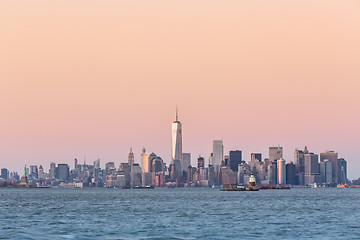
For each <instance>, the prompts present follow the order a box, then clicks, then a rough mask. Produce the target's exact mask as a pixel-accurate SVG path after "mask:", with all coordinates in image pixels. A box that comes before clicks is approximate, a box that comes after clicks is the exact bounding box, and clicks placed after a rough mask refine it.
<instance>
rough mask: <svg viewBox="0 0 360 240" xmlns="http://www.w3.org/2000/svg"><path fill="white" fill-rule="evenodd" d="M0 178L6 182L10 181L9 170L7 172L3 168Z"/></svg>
mask: <svg viewBox="0 0 360 240" xmlns="http://www.w3.org/2000/svg"><path fill="white" fill-rule="evenodd" d="M0 177H1V178H3V179H5V180H8V179H9V170H7V169H6V168H2V169H1V176H0Z"/></svg>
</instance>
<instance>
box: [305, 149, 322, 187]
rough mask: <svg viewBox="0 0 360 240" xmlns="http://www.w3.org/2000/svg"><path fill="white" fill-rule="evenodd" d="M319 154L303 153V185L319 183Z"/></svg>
mask: <svg viewBox="0 0 360 240" xmlns="http://www.w3.org/2000/svg"><path fill="white" fill-rule="evenodd" d="M320 178H321V177H320V170H319V156H318V155H317V154H314V153H308V154H305V185H308V184H314V183H320V182H321V179H320Z"/></svg>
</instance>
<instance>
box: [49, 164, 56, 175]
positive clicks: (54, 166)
mask: <svg viewBox="0 0 360 240" xmlns="http://www.w3.org/2000/svg"><path fill="white" fill-rule="evenodd" d="M55 170H56V164H55V163H54V162H52V163H50V169H49V174H50V177H51V178H55Z"/></svg>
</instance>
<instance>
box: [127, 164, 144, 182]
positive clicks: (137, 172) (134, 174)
mask: <svg viewBox="0 0 360 240" xmlns="http://www.w3.org/2000/svg"><path fill="white" fill-rule="evenodd" d="M141 178H142V176H141V167H140V165H139V164H138V163H134V164H133V165H132V166H131V184H130V185H131V186H132V187H134V186H141Z"/></svg>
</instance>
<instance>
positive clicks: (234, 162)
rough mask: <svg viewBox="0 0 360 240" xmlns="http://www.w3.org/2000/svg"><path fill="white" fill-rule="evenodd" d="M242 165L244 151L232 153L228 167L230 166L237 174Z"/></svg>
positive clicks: (230, 153)
mask: <svg viewBox="0 0 360 240" xmlns="http://www.w3.org/2000/svg"><path fill="white" fill-rule="evenodd" d="M240 163H242V151H240V150H235V151H230V152H229V163H228V165H229V166H230V168H231V170H233V171H234V172H237V171H238V166H239V164H240Z"/></svg>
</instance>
